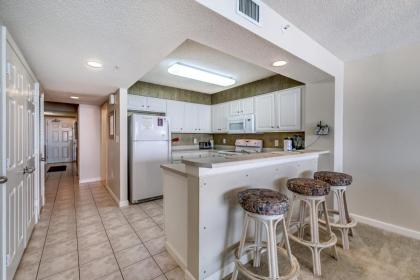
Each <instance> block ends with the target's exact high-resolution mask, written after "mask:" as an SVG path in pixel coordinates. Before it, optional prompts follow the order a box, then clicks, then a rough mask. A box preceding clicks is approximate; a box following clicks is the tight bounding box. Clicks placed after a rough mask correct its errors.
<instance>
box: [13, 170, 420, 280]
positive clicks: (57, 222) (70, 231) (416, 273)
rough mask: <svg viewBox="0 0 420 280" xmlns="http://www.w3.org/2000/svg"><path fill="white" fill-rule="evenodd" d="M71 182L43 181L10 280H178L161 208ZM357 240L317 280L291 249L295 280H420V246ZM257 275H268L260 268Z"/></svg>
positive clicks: (54, 177)
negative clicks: (121, 203)
mask: <svg viewBox="0 0 420 280" xmlns="http://www.w3.org/2000/svg"><path fill="white" fill-rule="evenodd" d="M77 182H78V177H77V176H75V174H73V170H72V168H68V170H67V171H66V172H57V173H49V174H48V177H47V180H46V190H45V191H46V204H45V207H44V208H43V210H42V214H41V220H40V222H39V223H38V224H37V225H36V226H35V230H34V232H33V234H32V238H31V240H30V242H29V244H28V247H27V248H26V250H25V254H24V256H23V259H22V261H21V264H20V266H19V269H18V271H17V273H16V277H15V279H24V280H34V279H64V280H67V279H69V280H70V279H82V280H83V279H89V280H95V279H126V280H127V279H129V280H131V279H140V280H152V279H156V280H178V279H183V272H182V271H181V269H180V268H179V267H177V266H176V264H175V262H174V261H173V260H172V259H171V257H170V256H169V255H168V253H167V252H166V251H165V249H164V243H165V233H164V228H163V210H162V201H161V200H160V201H154V202H148V203H144V204H139V205H135V206H129V207H126V208H121V209H120V208H118V207H117V205H116V204H115V203H114V201H113V200H112V198H111V196H110V195H109V193H108V192H107V191H106V189H105V188H104V186H103V185H102V184H101V183H94V184H87V185H83V186H79V184H78V183H77ZM355 233H356V234H355V236H354V238H352V240H351V250H349V251H343V250H342V249H341V248H340V247H338V253H339V260H338V261H336V260H334V259H332V258H331V257H329V255H328V254H327V253H325V254H322V273H323V276H322V277H321V278H318V277H314V276H313V275H312V261H311V254H310V252H309V250H308V249H307V248H305V247H303V246H300V245H298V244H293V243H292V251H293V254H294V255H295V256H296V257H297V259H298V260H299V263H300V268H301V274H300V276H299V280H316V279H328V280H338V279H340V280H341V279H342V280H349V279H350V280H353V279H354V280H356V279H365V280H367V279H369V280H376V279H381V280H399V279H408V280H419V279H420V265H419V260H420V241H419V240H414V239H410V238H406V237H402V236H400V235H396V234H392V233H389V232H385V231H382V230H378V229H375V228H372V227H369V226H366V225H361V224H360V225H358V226H357V228H356V230H355ZM263 261H264V259H263ZM279 262H280V265H281V264H285V263H287V262H286V260H282V259H280V261H279ZM281 267H282V266H281ZM260 270H261V271H260V272H262V273H263V275H264V274H265V275H266V274H267V271H266V270H267V266H266V265H263V266H262V267H261V269H260ZM226 279H230V278H229V276H228V277H226ZM242 279H244V280H245V277H243V275H240V277H239V279H238V280H242Z"/></svg>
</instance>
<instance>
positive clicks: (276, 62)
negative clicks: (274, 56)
mask: <svg viewBox="0 0 420 280" xmlns="http://www.w3.org/2000/svg"><path fill="white" fill-rule="evenodd" d="M286 64H287V61H285V60H278V61H274V62H273V66H274V67H280V66H284V65H286Z"/></svg>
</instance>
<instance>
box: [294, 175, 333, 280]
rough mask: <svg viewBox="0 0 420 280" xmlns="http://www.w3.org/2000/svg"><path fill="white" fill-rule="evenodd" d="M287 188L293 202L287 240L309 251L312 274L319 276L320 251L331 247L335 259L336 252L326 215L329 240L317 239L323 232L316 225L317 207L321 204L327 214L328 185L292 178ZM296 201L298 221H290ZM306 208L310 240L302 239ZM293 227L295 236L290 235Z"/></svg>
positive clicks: (317, 181) (307, 179) (316, 181)
mask: <svg viewBox="0 0 420 280" xmlns="http://www.w3.org/2000/svg"><path fill="white" fill-rule="evenodd" d="M287 188H288V189H289V190H290V191H291V192H293V201H292V204H291V207H290V210H289V217H288V230H289V238H290V239H291V240H293V241H295V242H297V243H299V244H302V245H304V246H306V247H308V248H309V249H310V250H311V253H312V264H313V273H314V274H315V275H317V276H321V251H322V250H323V249H325V248H330V247H332V249H333V256H334V258H336V259H337V251H336V247H335V244H336V243H337V237H336V236H335V234H334V233H333V232H332V231H331V227H330V224H329V220H328V215H326V216H327V219H326V229H325V231H326V232H327V234H328V236H329V239H328V240H327V241H324V242H321V241H320V238H319V232H320V230H324V229H322V228H320V227H319V224H318V219H319V217H318V213H319V206H320V205H321V204H322V211H323V212H324V213H328V210H327V204H326V202H325V197H326V196H327V195H328V194H329V192H330V185H329V184H328V183H325V182H323V181H319V180H314V179H309V178H294V179H289V180H288V181H287ZM297 201H300V208H299V220H298V221H292V214H293V206H294V204H295V202H297ZM306 207H308V209H309V226H310V229H311V231H310V234H311V239H310V240H305V238H304V230H305V227H306V226H307V223H306V222H305V218H306V216H305V212H306ZM294 225H297V226H298V234H297V236H295V235H293V234H291V233H290V228H291V227H292V226H294Z"/></svg>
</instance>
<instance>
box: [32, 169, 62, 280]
mask: <svg viewBox="0 0 420 280" xmlns="http://www.w3.org/2000/svg"><path fill="white" fill-rule="evenodd" d="M49 176H50V175H49ZM62 176H63V174H60V178H59V179H58V183H57V188H56V190H55V196H54V202H53V207H52V208H51V213H50V216H49V219H48V227H47V233H46V234H45V239H44V245H43V246H42V251H41V258H40V259H39V263H38V269H37V271H36V276H35V279H38V274H39V270H40V268H41V262H42V259H43V256H44V250H45V246H46V244H47V236H48V232H49V230H50V224H51V218H52V214H53V212H54V207H55V203H56V200H57V194H58V189H59V187H60V182H61V178H62ZM44 189H45V188H44Z"/></svg>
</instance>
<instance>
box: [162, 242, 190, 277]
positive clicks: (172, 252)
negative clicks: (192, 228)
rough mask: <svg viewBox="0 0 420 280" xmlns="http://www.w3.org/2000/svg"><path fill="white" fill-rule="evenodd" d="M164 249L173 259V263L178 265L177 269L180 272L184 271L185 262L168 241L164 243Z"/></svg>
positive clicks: (185, 268)
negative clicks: (179, 269)
mask: <svg viewBox="0 0 420 280" xmlns="http://www.w3.org/2000/svg"><path fill="white" fill-rule="evenodd" d="M165 248H166V250H167V251H168V253H169V255H171V256H172V258H174V260H175V262H176V263H177V264H178V265H179V267H180V268H181V269H182V270H184V271H186V270H187V264H186V263H185V260H184V259H182V257H181V256H180V255H179V254H178V253H177V252H176V250H175V249H174V247H173V246H172V245H171V244H170V243H169V242H168V241H166V242H165Z"/></svg>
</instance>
